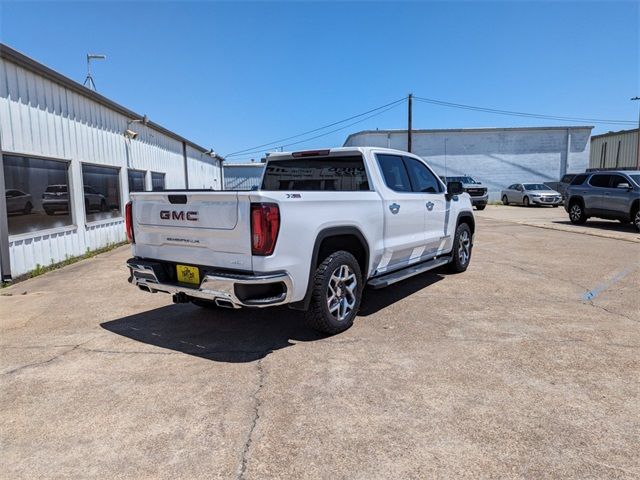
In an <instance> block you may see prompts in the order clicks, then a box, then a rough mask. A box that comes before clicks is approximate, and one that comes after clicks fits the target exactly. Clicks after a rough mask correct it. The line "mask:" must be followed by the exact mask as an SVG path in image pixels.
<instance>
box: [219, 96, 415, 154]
mask: <svg viewBox="0 0 640 480" xmlns="http://www.w3.org/2000/svg"><path fill="white" fill-rule="evenodd" d="M404 100H405V99H404V98H403V99H401V100H400V102H403V101H404ZM400 102H393V103H392V104H388V105H391V106H387V108H385V109H384V110H381V111H378V112H376V113H373V114H371V115H369V116H367V117H365V118H361V119H360V120H356V121H355V122H352V123H349V124H347V125H343V126H342V127H339V128H336V129H333V130H330V131H328V132H324V133H321V134H320V135H315V136H313V137H309V138H304V139H302V140H299V141H297V142H292V143H287V144H284V145H278V148H280V147H282V148H286V147H292V146H293V145H299V144H301V143H306V142H308V141H310V140H315V139H316V138H320V137H324V136H327V135H330V134H332V133H335V132H339V131H340V130H344V129H345V128H349V127H352V126H354V125H357V124H358V123H362V122H365V121H367V120H369V119H370V118H373V117H377V116H378V115H382V114H383V113H385V112H388V111H389V110H393V109H394V108H396V107H398V106H399V105H400ZM376 110H378V109H376ZM352 118H355V117H352ZM334 125H335V124H334ZM316 131H317V130H316ZM296 136H299V135H296ZM290 138H295V137H290ZM267 145H270V144H267ZM266 151H267V150H265V149H259V150H251V151H247V152H244V153H245V154H247V155H250V154H253V153H261V152H266ZM226 158H229V155H227V157H226ZM251 158H252V157H247V158H243V159H242V160H250V159H251ZM234 160H237V161H240V159H234Z"/></svg>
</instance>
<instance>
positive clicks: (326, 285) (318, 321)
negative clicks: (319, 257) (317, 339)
mask: <svg viewBox="0 0 640 480" xmlns="http://www.w3.org/2000/svg"><path fill="white" fill-rule="evenodd" d="M363 287H364V285H363V281H362V274H361V273H360V266H359V265H358V262H357V260H356V259H355V258H354V256H353V255H351V254H350V253H349V252H345V251H344V250H340V251H337V252H334V253H332V254H331V255H329V256H328V257H327V258H325V259H324V260H323V262H322V263H321V264H320V265H319V266H318V268H317V269H316V272H315V275H314V277H313V290H312V292H311V304H310V306H309V310H307V312H306V313H305V318H306V320H307V322H308V323H309V325H310V326H311V327H312V328H314V329H315V330H318V331H320V332H324V333H328V334H330V335H334V334H336V333H340V332H343V331H345V330H346V329H348V328H349V327H351V325H353V320H354V319H355V317H356V314H357V313H358V309H359V308H360V301H361V300H362V290H363Z"/></svg>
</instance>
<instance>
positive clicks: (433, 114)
mask: <svg viewBox="0 0 640 480" xmlns="http://www.w3.org/2000/svg"><path fill="white" fill-rule="evenodd" d="M0 8H1V10H0V18H1V23H0V38H1V39H2V42H4V43H7V44H9V45H10V46H12V47H13V48H16V49H18V50H20V51H22V52H23V53H25V54H27V55H29V56H31V57H32V58H34V59H36V60H38V61H40V62H42V63H44V64H46V65H48V66H50V67H52V68H54V69H56V70H58V71H60V72H61V73H63V74H65V75H67V76H69V77H71V78H73V79H75V80H77V81H79V82H82V81H83V80H84V76H85V73H86V70H85V69H86V66H85V54H86V53H87V52H95V53H103V54H106V55H107V56H108V59H107V60H106V61H105V62H102V63H97V64H96V65H95V67H94V76H95V80H96V84H97V87H98V91H99V92H100V93H102V94H103V95H106V96H107V97H109V98H111V99H113V100H115V101H116V102H118V103H121V104H123V105H124V106H126V107H128V108H131V109H132V110H134V111H136V112H139V113H141V114H143V113H146V114H147V115H148V116H149V117H150V118H151V119H152V120H154V121H155V122H157V123H160V124H162V125H163V126H165V127H167V128H169V129H171V130H174V131H176V132H177V133H179V134H181V135H183V136H185V137H187V138H189V139H191V140H193V141H195V142H196V143H199V144H201V145H203V146H205V147H213V148H214V149H215V150H216V151H217V152H218V153H220V154H223V155H224V154H228V153H230V152H234V151H237V150H241V149H244V148H248V147H252V146H254V145H258V144H261V143H266V142H269V141H271V140H276V139H279V138H282V137H287V136H290V135H295V134H297V133H300V132H304V131H307V130H311V129H313V128H315V127H319V126H322V125H325V124H328V123H331V122H334V121H336V120H340V119H343V118H345V117H349V116H351V115H355V114H358V113H361V112H363V111H366V110H369V109H372V108H375V107H377V106H380V105H383V104H386V103H389V102H391V101H393V100H396V99H398V98H401V97H403V96H405V95H406V94H407V93H409V92H413V93H414V95H418V96H422V97H429V98H435V99H439V100H444V101H450V102H456V103H465V104H471V105H479V106H484V107H491V108H497V109H505V110H518V111H524V112H533V113H543V114H550V115H562V116H571V117H589V118H605V119H622V120H636V119H637V118H638V117H637V116H638V107H639V106H640V105H638V103H640V102H631V101H630V100H629V99H630V97H633V96H636V95H640V87H639V60H638V59H639V55H640V52H639V47H638V45H639V38H638V37H639V36H638V31H639V24H640V17H639V7H638V3H637V2H610V1H602V2H597V1H589V2H577V1H566V2H550V1H544V2H519V1H513V2H446V3H445V2H407V3H400V2H393V3H391V2H389V3H386V2H375V3H364V2H355V3H341V2H322V3H321V2H287V3H276V2H259V3H245V2H234V3H225V2H171V3H169V2H138V3H133V2H128V3H115V2H78V3H62V2H44V3H33V2H6V1H2V3H1V7H0ZM584 123H588V122H575V124H584ZM527 125H567V123H566V122H554V121H549V120H537V119H526V118H520V117H509V116H501V115H492V114H488V113H482V112H473V111H468V110H459V109H450V108H444V107H438V106H434V105H428V104H424V103H416V104H415V106H414V128H464V127H487V126H498V127H507V126H527ZM339 126H340V125H338V127H339ZM405 127H406V107H405V106H404V105H401V106H398V107H397V108H394V109H391V110H389V111H387V112H385V113H383V114H381V115H379V116H376V117H374V118H370V119H368V120H366V121H364V122H362V123H360V124H357V125H353V126H351V127H349V128H346V129H344V130H342V131H339V132H334V133H332V134H330V135H327V136H325V137H322V138H319V139H315V140H312V141H309V142H306V143H303V144H300V145H298V146H296V147H295V148H294V149H300V148H315V147H320V146H338V145H341V144H342V143H343V142H344V140H345V138H346V136H347V135H348V134H349V133H352V132H355V131H359V130H363V129H375V128H380V129H383V128H405ZM334 128H336V127H334ZM621 128H629V127H620V126H616V125H596V129H595V130H594V132H603V131H608V130H619V129H621ZM318 133H322V132H318ZM309 136H312V135H309ZM301 138H302V139H304V138H306V137H301ZM296 140H298V139H296ZM285 143H286V142H285ZM257 156H259V155H257ZM236 159H237V160H245V159H247V160H248V158H247V156H244V155H240V156H237V157H236Z"/></svg>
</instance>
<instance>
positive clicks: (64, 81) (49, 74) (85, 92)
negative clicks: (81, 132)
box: [0, 43, 224, 161]
mask: <svg viewBox="0 0 640 480" xmlns="http://www.w3.org/2000/svg"><path fill="white" fill-rule="evenodd" d="M0 58H3V59H5V60H8V61H9V62H12V63H15V64H16V65H18V66H20V67H22V68H24V69H26V70H29V71H31V72H33V73H36V74H38V75H41V76H43V77H45V78H47V79H48V80H51V81H52V82H55V83H57V84H59V85H61V86H63V87H65V88H68V89H69V90H72V91H73V92H76V93H78V94H80V95H82V96H84V97H87V98H89V99H90V100H93V101H94V102H96V103H99V104H100V105H103V106H105V107H107V108H110V109H111V110H113V111H115V112H118V113H120V114H122V115H124V116H125V117H128V118H130V119H131V120H142V118H143V115H140V114H139V113H136V112H134V111H132V110H129V109H128V108H126V107H123V106H122V105H120V104H119V103H116V102H114V101H113V100H110V99H108V98H107V97H105V96H104V95H100V94H99V93H98V92H94V91H93V90H90V89H88V88H87V87H85V86H84V85H81V84H79V83H78V82H76V81H75V80H72V79H70V78H69V77H66V76H64V75H62V74H61V73H59V72H57V71H55V70H53V69H52V68H49V67H47V66H46V65H43V64H42V63H40V62H38V61H36V60H34V59H33V58H31V57H28V56H27V55H25V54H24V53H21V52H19V51H17V50H15V49H13V48H11V47H10V46H8V45H6V44H4V43H0ZM146 126H147V127H149V128H151V129H153V130H155V131H157V132H159V133H162V134H164V135H166V136H168V137H170V138H173V139H174V140H177V141H179V142H184V143H185V144H187V145H189V146H190V147H192V148H195V149H196V150H199V151H200V152H201V153H207V152H209V149H208V148H204V147H201V146H200V145H198V144H197V143H194V142H192V141H191V140H188V139H186V138H184V137H183V136H181V135H178V134H177V133H175V132H172V131H171V130H168V129H166V128H165V127H163V126H162V125H159V124H157V123H155V122H152V121H149V122H147V124H146ZM214 157H215V158H216V159H217V160H220V161H224V159H223V158H222V157H220V156H219V155H217V154H216V155H214Z"/></svg>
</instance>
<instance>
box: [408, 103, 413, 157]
mask: <svg viewBox="0 0 640 480" xmlns="http://www.w3.org/2000/svg"><path fill="white" fill-rule="evenodd" d="M407 101H408V105H407V107H408V108H407V113H408V118H407V152H409V153H411V130H412V128H413V127H412V125H411V123H412V119H411V117H412V116H413V113H412V110H413V93H410V94H409V97H408V98H407Z"/></svg>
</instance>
